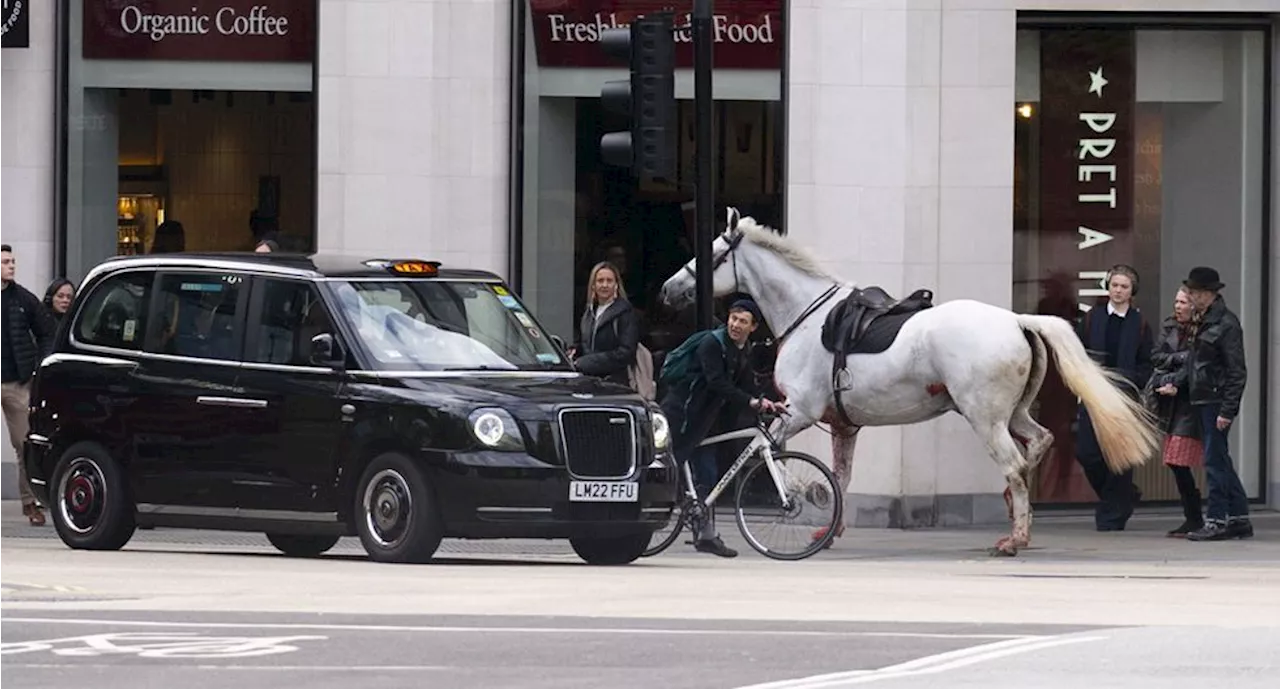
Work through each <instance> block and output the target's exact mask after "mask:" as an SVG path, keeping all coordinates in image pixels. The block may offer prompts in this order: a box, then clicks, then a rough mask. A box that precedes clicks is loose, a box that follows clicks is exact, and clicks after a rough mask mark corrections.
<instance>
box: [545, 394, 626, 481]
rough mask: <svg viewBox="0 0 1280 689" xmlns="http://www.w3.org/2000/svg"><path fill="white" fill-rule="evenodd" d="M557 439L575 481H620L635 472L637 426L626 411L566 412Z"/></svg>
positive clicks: (594, 410)
mask: <svg viewBox="0 0 1280 689" xmlns="http://www.w3.org/2000/svg"><path fill="white" fill-rule="evenodd" d="M560 437H561V438H562V439H563V442H564V461H565V466H567V467H569V473H570V474H572V475H573V476H574V477H575V478H584V479H622V478H627V477H629V476H631V474H632V473H633V472H634V471H635V462H636V423H635V418H634V417H633V416H632V415H631V413H630V412H628V411H626V410H625V409H566V410H564V411H562V412H560Z"/></svg>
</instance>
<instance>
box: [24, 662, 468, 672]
mask: <svg viewBox="0 0 1280 689" xmlns="http://www.w3.org/2000/svg"><path fill="white" fill-rule="evenodd" d="M4 666H5V668H6V669H11V668H25V669H30V670H66V669H68V668H75V669H77V670H85V669H100V670H119V669H120V668H122V667H125V666H123V665H119V664H108V663H5V664H4ZM128 667H129V668H130V669H133V670H136V669H137V668H138V667H140V666H139V665H130V666H128ZM147 667H154V668H160V669H162V670H165V671H170V670H173V669H182V668H183V667H184V666H182V665H148V666H147ZM185 667H187V668H188V669H193V670H263V671H267V672H281V671H284V672H305V671H308V670H310V671H315V672H379V671H381V672H444V671H448V670H458V669H461V668H455V667H450V666H448V665H195V666H185Z"/></svg>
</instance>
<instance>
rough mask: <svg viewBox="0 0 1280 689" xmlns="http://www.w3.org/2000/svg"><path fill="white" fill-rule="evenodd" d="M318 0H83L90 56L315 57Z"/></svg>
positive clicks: (86, 50) (254, 59)
mask: <svg viewBox="0 0 1280 689" xmlns="http://www.w3.org/2000/svg"><path fill="white" fill-rule="evenodd" d="M315 27H316V0H179V1H174V0H84V57H85V58H90V59H109V60H234V61H243V62H311V61H312V60H313V59H314V56H315V45H316V30H315Z"/></svg>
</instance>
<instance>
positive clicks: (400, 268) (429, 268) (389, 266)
mask: <svg viewBox="0 0 1280 689" xmlns="http://www.w3.org/2000/svg"><path fill="white" fill-rule="evenodd" d="M365 265H368V266H370V267H372V268H385V269H386V270H387V271H388V272H391V273H395V274H397V275H426V276H432V275H436V274H437V273H439V272H440V262H439V261H420V260H417V259H399V260H394V261H384V260H375V261H366V262H365Z"/></svg>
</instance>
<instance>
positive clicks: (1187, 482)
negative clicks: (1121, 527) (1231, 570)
mask: <svg viewBox="0 0 1280 689" xmlns="http://www.w3.org/2000/svg"><path fill="white" fill-rule="evenodd" d="M1194 314H1195V307H1194V305H1193V304H1192V303H1191V295H1190V294H1189V293H1188V292H1187V288H1185V287H1182V288H1179V289H1178V294H1177V296H1176V297H1174V300H1173V313H1172V314H1171V315H1170V316H1169V317H1168V318H1166V319H1164V325H1163V328H1162V329H1161V333H1160V338H1159V339H1158V340H1157V341H1156V346H1155V349H1154V351H1152V353H1151V363H1152V364H1154V365H1155V372H1154V373H1153V374H1152V376H1151V382H1150V383H1148V384H1147V390H1148V397H1149V398H1150V399H1151V400H1152V402H1153V403H1154V405H1155V407H1156V408H1155V410H1154V411H1156V413H1157V414H1158V415H1159V417H1160V427H1161V428H1162V429H1163V430H1164V432H1165V440H1164V452H1163V458H1164V464H1165V466H1167V467H1169V469H1170V470H1171V471H1172V472H1173V479H1174V481H1175V482H1176V483H1177V485H1178V496H1179V498H1180V499H1181V500H1182V512H1183V516H1184V517H1185V520H1184V521H1183V522H1182V525H1181V526H1179V527H1178V528H1176V529H1173V530H1172V531H1170V532H1169V533H1168V535H1169V536H1170V537H1173V538H1182V537H1185V536H1186V535H1187V534H1188V533H1191V532H1192V531H1195V530H1197V529H1199V528H1200V527H1202V526H1204V515H1203V514H1202V512H1201V509H1200V504H1201V500H1200V491H1199V489H1197V488H1196V478H1195V476H1194V475H1192V473H1191V471H1192V469H1194V468H1195V467H1199V466H1202V465H1203V464H1204V442H1203V441H1202V440H1201V437H1200V435H1201V433H1200V419H1199V417H1198V416H1197V412H1196V410H1195V409H1194V408H1193V407H1192V406H1191V395H1190V390H1189V386H1188V385H1187V373H1188V371H1187V369H1186V362H1187V357H1188V356H1189V355H1190V351H1191V349H1190V342H1191V339H1192V336H1193V335H1194V334H1195V320H1194V318H1193V316H1194ZM1152 392H1154V393H1155V394H1154V395H1152V394H1151V393H1152Z"/></svg>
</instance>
